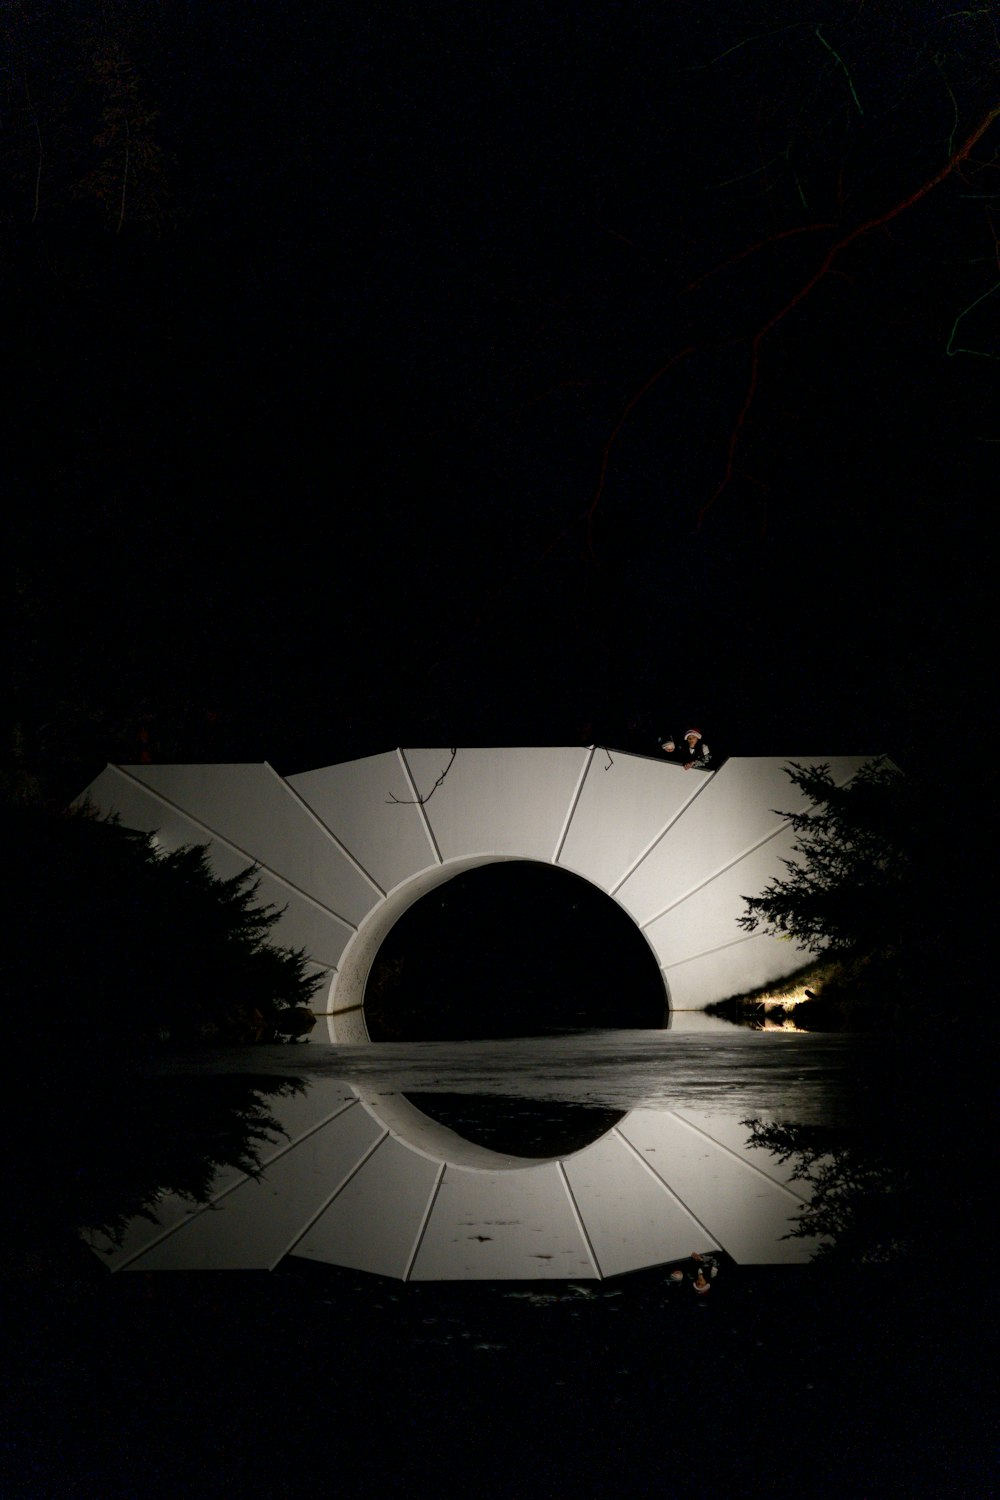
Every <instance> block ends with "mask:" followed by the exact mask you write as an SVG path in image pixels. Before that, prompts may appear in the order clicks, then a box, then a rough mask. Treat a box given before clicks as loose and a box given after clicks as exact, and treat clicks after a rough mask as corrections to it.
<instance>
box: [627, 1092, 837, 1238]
mask: <svg viewBox="0 0 1000 1500" xmlns="http://www.w3.org/2000/svg"><path fill="white" fill-rule="evenodd" d="M618 1128H619V1129H620V1130H621V1133H622V1135H624V1136H625V1138H626V1139H627V1140H629V1141H631V1143H632V1144H633V1146H635V1148H636V1150H637V1151H639V1152H641V1153H642V1156H643V1158H644V1160H646V1161H647V1162H648V1163H649V1165H650V1166H651V1167H652V1169H653V1171H654V1172H655V1173H656V1174H657V1176H658V1177H662V1179H663V1181H664V1182H665V1183H668V1184H669V1186H670V1188H671V1190H672V1191H673V1192H675V1193H676V1194H677V1196H678V1198H679V1199H680V1200H681V1202H682V1203H683V1204H684V1206H685V1207H686V1208H687V1210H688V1212H689V1213H691V1214H692V1215H693V1216H694V1217H695V1218H696V1219H697V1220H698V1222H699V1223H701V1224H703V1225H705V1226H706V1229H707V1228H708V1226H709V1225H711V1226H712V1233H714V1235H715V1236H716V1237H717V1242H718V1244H719V1246H720V1247H721V1248H722V1249H723V1250H725V1251H726V1253H727V1254H728V1255H731V1256H732V1257H733V1259H734V1260H735V1261H738V1262H739V1263H740V1264H741V1265H769V1264H775V1263H782V1264H789V1265H795V1264H801V1263H803V1262H804V1261H807V1260H809V1258H810V1256H811V1255H812V1253H813V1252H814V1250H815V1249H816V1245H817V1242H816V1241H815V1240H811V1239H808V1238H803V1239H788V1240H786V1239H783V1238H782V1236H783V1235H785V1234H787V1233H788V1232H789V1231H790V1230H791V1228H792V1226H793V1223H794V1220H795V1218H796V1216H797V1215H798V1213H799V1211H800V1210H801V1208H802V1199H801V1198H800V1197H799V1195H798V1194H796V1193H793V1192H791V1191H790V1190H789V1189H788V1188H787V1187H785V1186H784V1185H783V1184H781V1183H778V1182H775V1181H774V1179H773V1178H772V1177H771V1176H769V1175H768V1174H767V1173H765V1172H762V1171H761V1170H759V1169H758V1167H757V1166H756V1164H755V1163H752V1162H751V1160H750V1152H749V1151H748V1150H746V1149H744V1150H743V1151H742V1152H741V1153H739V1154H738V1153H736V1152H735V1151H730V1150H728V1149H727V1148H726V1147H725V1146H722V1145H720V1144H719V1142H717V1141H715V1140H713V1139H712V1138H711V1137H710V1136H709V1135H707V1134H706V1133H705V1132H704V1131H701V1130H699V1129H698V1128H697V1127H696V1126H695V1125H694V1124H692V1123H691V1122H690V1121H687V1120H684V1119H682V1118H681V1117H680V1116H679V1115H677V1114H673V1113H664V1114H661V1113H659V1112H657V1111H653V1110H645V1109H636V1110H633V1111H632V1112H631V1114H630V1115H628V1116H627V1118H626V1119H625V1120H624V1121H623V1122H622V1123H621V1125H620V1126H619V1127H618ZM755 1154H756V1153H755Z"/></svg>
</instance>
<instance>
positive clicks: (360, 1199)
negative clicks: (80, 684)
mask: <svg viewBox="0 0 1000 1500" xmlns="http://www.w3.org/2000/svg"><path fill="white" fill-rule="evenodd" d="M872 758H873V757H871V756H850V757H847V756H841V757H817V756H795V757H791V758H771V757H754V758H740V757H736V758H733V759H730V760H728V761H726V762H725V764H724V765H723V766H722V767H721V769H719V770H718V771H715V772H711V773H705V772H701V771H696V770H694V771H690V772H685V771H684V770H683V768H682V767H680V766H679V765H676V764H672V763H669V762H667V761H665V760H658V759H651V758H648V757H644V756H635V755H628V754H624V753H622V752H620V751H617V750H613V751H610V752H609V751H607V750H605V749H600V748H595V747H590V748H586V749H584V748H578V747H557V748H513V749H484V748H477V749H459V750H457V751H456V752H453V751H451V750H449V749H417V750H396V751H393V752H389V753H386V754H381V755H374V756H369V757H366V758H364V759H362V760H356V761H350V762H347V763H344V764H340V765H332V766H326V767H324V768H323V769H321V770H315V771H306V772H303V773H301V774H299V775H294V776H288V777H284V778H283V777H281V776H279V775H278V774H277V772H275V771H274V770H273V769H272V768H271V767H270V766H269V765H267V764H266V763H265V764H254V765H162V766H160V765H157V766H153V765H140V766H108V767H107V768H106V769H105V771H103V772H102V773H101V775H100V776H98V777H97V779H96V780H95V781H94V782H93V783H92V784H91V785H90V786H89V787H88V788H87V790H86V792H85V793H84V797H85V798H86V799H88V800H89V801H90V803H91V804H93V805H94V806H95V808H96V809H97V810H98V811H99V812H101V813H112V812H114V813H117V814H118V816H119V817H120V819H121V821H122V823H123V824H125V825H126V826H128V827H132V828H138V829H143V830H145V831H148V832H150V833H153V834H155V836H156V838H157V840H158V842H159V844H160V846H161V847H163V848H164V849H173V848H176V847H178V846H180V845H183V844H192V843H198V844H205V845H207V847H208V854H209V858H210V861H211V864H212V866H213V868H214V870H215V872H216V873H217V874H218V875H220V876H222V877H228V876H231V875H234V874H236V873H237V872H239V871H241V870H244V869H246V868H247V866H249V865H254V866H255V867H256V869H257V872H258V874H259V877H260V891H259V897H260V899H261V901H262V902H266V903H273V904H274V905H275V906H276V907H279V908H281V909H282V915H281V918H280V921H279V923H278V924H277V925H276V926H275V927H274V928H273V929H272V937H273V939H274V940H275V941H277V942H280V943H283V944H286V945H288V946H291V947H295V948H304V949H305V951H306V952H307V954H308V955H309V957H310V960H311V962H312V963H313V964H314V965H315V966H316V968H317V970H319V971H321V972H322V975H323V985H322V987H321V989H320V990H319V991H318V993H317V998H316V1001H314V1008H315V1010H316V1012H317V1024H316V1027H315V1029H314V1031H313V1034H312V1037H311V1039H310V1040H311V1041H312V1042H323V1043H330V1044H333V1045H335V1046H336V1045H341V1044H348V1045H359V1044H360V1045H365V1044H368V1042H369V1038H368V1033H367V1030H366V1027H365V1018H364V993H365V983H366V980H367V978H368V975H369V972H370V970H371V966H372V963H373V961H374V959H375V956H376V954H377V952H378V949H379V947H380V945H381V943H382V942H383V940H384V938H385V937H386V935H387V934H388V932H389V931H390V930H391V928H392V926H393V925H394V923H395V922H396V921H397V920H398V919H399V917H400V916H401V915H402V913H403V912H404V911H406V910H407V909H408V908H409V907H410V906H411V905H412V904H413V903H414V902H415V901H416V900H418V899H419V898H420V897H422V896H423V895H425V894H426V893H427V892H428V891H430V890H432V889H433V888H434V887H436V886H438V885H441V884H443V883H444V882H446V881H448V880H450V879H452V878H453V877H454V876H455V875H457V874H459V873H462V872H464V871H467V870H470V869H473V868H475V867H476V866H481V865H487V864H492V863H496V862H498V861H517V860H522V861H523V860H527V861H536V862H541V863H544V864H549V865H553V866H557V867H559V868H560V869H563V870H566V871H568V872H570V873H572V874H574V875H577V876H580V877H582V878H583V879H585V880H587V881H589V882H590V883H591V884H592V885H594V886H596V887H597V888H598V889H600V890H601V891H603V892H605V893H606V894H607V896H608V897H609V898H610V899H612V900H614V901H616V902H617V903H618V904H619V905H620V906H621V907H622V908H623V909H624V910H625V911H626V912H627V913H628V914H629V916H630V917H631V918H632V920H633V922H634V923H635V925H636V927H637V928H638V930H639V931H640V932H641V933H642V935H643V937H644V938H645V940H646V942H647V943H648V944H649V946H650V949H651V950H652V952H653V953H654V954H655V957H656V962H657V964H658V965H659V968H660V972H661V974H662V977H663V986H664V1008H665V1014H666V1015H667V1016H668V1024H669V1025H670V1026H671V1028H672V1029H674V1030H692V1029H697V1030H709V1029H711V1028H712V1026H713V1025H719V1026H721V1025H722V1023H719V1022H713V1020H712V1018H710V1017H707V1016H706V1015H705V1014H704V1008H705V1006H706V1005H708V1004H710V1003H711V1002H713V1001H716V1000H719V999H722V998H724V997H725V996H727V995H730V994H735V993H740V992H744V991H747V990H750V989H753V988H755V987H757V986H759V985H764V984H766V983H768V982H769V981H773V980H777V979H779V978H782V977H784V976H785V975H787V974H788V972H789V971H790V970H791V969H793V968H794V967H795V966H796V963H797V962H798V961H800V956H799V955H797V954H796V952H795V950H793V949H791V948H790V947H789V945H788V944H787V943H783V942H779V941H778V940H776V939H774V938H772V937H769V936H767V935H765V934H754V935H749V934H746V933H744V932H743V931H742V930H741V929H740V928H739V927H738V926H737V925H736V919H737V917H738V916H740V915H741V914H742V912H743V911H744V909H745V908H744V906H743V901H742V898H743V897H744V896H747V895H756V894H759V893H760V892H761V891H762V890H763V889H764V887H765V886H766V885H767V883H768V881H769V880H770V879H772V878H773V877H775V876H780V875H782V874H784V873H785V870H784V865H783V863H782V862H783V861H784V860H788V859H790V858H791V857H792V846H793V843H794V835H793V833H792V830H791V828H790V826H789V823H788V820H787V817H786V816H785V814H787V813H789V812H795V811H799V810H805V803H804V800H803V798H802V796H801V794H800V793H799V792H798V790H797V788H796V787H794V786H793V785H792V784H791V782H790V780H789V778H788V776H787V774H786V769H787V767H788V765H789V760H790V759H791V760H794V761H795V762H796V763H798V764H800V765H806V766H815V765H819V764H824V765H828V766H829V767H830V770H831V772H832V774H833V777H834V780H835V781H836V782H838V783H842V782H846V781H848V780H850V778H851V777H852V776H853V775H855V774H856V772H857V771H858V770H859V769H860V767H861V766H862V765H864V764H865V763H866V762H868V761H870V760H871V759H872ZM445 772H446V774H443V773H445ZM81 800H82V799H81ZM779 810H780V811H779ZM509 938H510V943H511V944H512V945H516V944H517V942H518V934H517V933H516V932H512V933H510V935H509ZM320 1001H321V1002H322V1003H320ZM473 1004H475V996H470V1005H473ZM374 1045H377V1044H374ZM272 1113H274V1115H275V1116H276V1117H277V1118H279V1119H280V1121H281V1124H282V1127H283V1129H284V1131H285V1132H286V1135H285V1137H283V1138H281V1139H280V1140H277V1141H275V1143H274V1146H273V1148H272V1149H271V1150H270V1151H269V1152H267V1153H265V1156H264V1159H263V1162H262V1164H263V1167H264V1170H263V1173H262V1174H261V1176H260V1177H259V1178H256V1179H255V1178H248V1177H245V1176H243V1175H241V1174H238V1173H236V1172H233V1173H230V1174H221V1175H220V1177H219V1179H218V1180H217V1181H216V1183H215V1184H214V1187H213V1200H212V1202H211V1204H209V1205H207V1206H203V1205H198V1204H194V1203H192V1202H190V1201H189V1200H186V1199H183V1198H175V1197H172V1196H169V1195H167V1196H165V1197H164V1198H163V1199H162V1200H161V1202H160V1203H159V1205H158V1208H157V1222H155V1223H151V1222H149V1221H148V1220H146V1219H137V1220H135V1221H134V1222H133V1223H132V1224H131V1225H130V1226H129V1227H128V1229H127V1231H126V1233H125V1236H124V1238H123V1240H122V1241H121V1243H120V1244H117V1245H113V1244H111V1243H109V1242H106V1241H103V1240H102V1239H101V1237H100V1236H95V1237H94V1238H93V1239H92V1241H91V1243H92V1245H93V1248H94V1249H95V1251H96V1252H97V1253H98V1254H100V1255H101V1256H102V1258H103V1259H105V1260H106V1261H107V1263H108V1264H109V1265H110V1266H111V1268H112V1269H119V1268H129V1269H141V1270H155V1269H183V1268H227V1267H231V1268H240V1269H248V1268H266V1267H273V1266H274V1265H276V1264H277V1263H278V1262H279V1261H280V1260H281V1259H282V1258H283V1257H284V1256H285V1255H288V1254H294V1255H296V1256H302V1257H305V1258H307V1259H312V1260H316V1261H324V1262H328V1263H331V1264H335V1265H343V1266H350V1267H355V1268H358V1269H362V1270H366V1271H371V1272H375V1273H378V1274H381V1275H385V1276H393V1277H399V1278H403V1279H409V1278H412V1279H423V1280H443V1279H463V1278H484V1279H498V1278H517V1279H529V1278H530V1279H538V1278H553V1277H554V1278H566V1277H571V1278H573V1279H579V1278H585V1277H591V1278H602V1277H606V1276H612V1275H617V1274H620V1273H622V1272H625V1271H629V1270H634V1269H638V1268H639V1267H642V1266H648V1265H655V1264H660V1263H664V1262H667V1261H670V1260H674V1259H677V1258H678V1257H680V1256H682V1255H685V1254H687V1253H689V1252H690V1251H691V1250H692V1249H695V1248H697V1249H699V1250H706V1249H711V1248H719V1249H722V1250H724V1251H726V1252H727V1253H728V1254H730V1255H731V1256H732V1257H733V1258H734V1259H735V1260H737V1261H739V1262H751V1263H752V1262H758V1263H759V1262H775V1261H801V1260H804V1259H808V1257H809V1254H810V1252H811V1250H812V1249H813V1248H814V1247H813V1246H812V1245H811V1244H810V1243H809V1242H808V1241H805V1240H796V1239H793V1240H782V1238H781V1236H782V1235H783V1234H785V1233H786V1232H787V1230H788V1228H789V1226H790V1221H791V1220H793V1219H794V1217H795V1214H796V1213H797V1211H798V1210H799V1209H800V1208H801V1206H802V1203H803V1198H802V1187H801V1184H797V1183H791V1182H790V1181H789V1169H788V1167H787V1166H784V1167H782V1166H780V1165H778V1164H776V1163H775V1162H773V1160H772V1159H771V1158H770V1157H769V1156H767V1155H766V1154H765V1153H761V1152H751V1151H750V1150H749V1149H748V1148H747V1147H746V1144H745V1136H746V1132H745V1130H743V1129H742V1128H741V1127H740V1126H739V1122H738V1120H737V1119H735V1118H734V1117H733V1116H732V1115H727V1114H726V1113H725V1101H724V1100H720V1105H719V1109H718V1111H713V1112H702V1111H694V1110H688V1109H678V1110H671V1111H667V1112H659V1111H649V1110H634V1111H632V1112H631V1113H629V1114H628V1115H626V1116H625V1118H624V1119H622V1120H620V1121H619V1123H618V1124H617V1125H615V1126H614V1127H613V1128H612V1129H611V1130H610V1131H609V1132H608V1133H607V1134H606V1135H604V1136H602V1137H601V1138H600V1139H599V1140H596V1141H594V1142H593V1143H592V1144H591V1145H589V1146H587V1147H585V1148H584V1149H582V1150H580V1151H577V1152H576V1153H575V1154H573V1155H570V1156H567V1157H565V1158H555V1159H551V1160H546V1161H537V1160H529V1159H526V1158H513V1157H507V1156H500V1155H498V1154H497V1153H494V1152H492V1151H488V1150H486V1149H485V1148H484V1147H481V1146H476V1145H473V1144H472V1143H470V1142H467V1141H463V1140H462V1139H461V1138H460V1137H458V1136H457V1135H455V1133H454V1132H452V1131H450V1130H448V1129H447V1128H445V1127H444V1126H442V1125H440V1124H438V1123H436V1122H434V1121H432V1120H430V1119H429V1118H428V1117H427V1116H426V1115H424V1114H422V1113H421V1112H420V1111H419V1110H418V1109H417V1108H416V1107H415V1106H413V1105H412V1104H410V1103H409V1102H408V1101H406V1100H405V1099H403V1098H401V1097H399V1096H395V1097H384V1096H383V1095H382V1094H379V1093H371V1092H365V1091H363V1090H359V1089H358V1088H355V1087H353V1086H351V1085H350V1084H348V1083H346V1082H345V1083H339V1082H333V1081H332V1080H330V1079H327V1078H321V1079H316V1080H315V1081H314V1082H312V1083H311V1084H310V1085H309V1087H308V1089H307V1092H306V1093H305V1095H302V1096H298V1097H296V1098H292V1099H283V1100H282V1099H279V1100H276V1101H274V1102H273V1104H272Z"/></svg>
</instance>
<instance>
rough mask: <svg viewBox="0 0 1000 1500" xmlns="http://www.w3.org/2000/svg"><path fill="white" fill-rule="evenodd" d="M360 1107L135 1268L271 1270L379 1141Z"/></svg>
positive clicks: (378, 1129) (377, 1129)
mask: <svg viewBox="0 0 1000 1500" xmlns="http://www.w3.org/2000/svg"><path fill="white" fill-rule="evenodd" d="M385 1134H386V1131H385V1127H384V1126H382V1125H380V1124H379V1123H378V1121H377V1120H374V1119H372V1117H371V1115H370V1114H368V1112H367V1111H366V1110H365V1109H363V1108H362V1107H361V1106H360V1105H358V1106H355V1107H352V1108H351V1109H349V1110H346V1111H345V1112H344V1113H343V1114H341V1115H337V1116H336V1117H335V1118H334V1119H333V1120H331V1121H330V1122H329V1123H328V1124H326V1125H321V1126H320V1128H319V1129H318V1130H315V1131H313V1133H312V1134H311V1135H309V1136H307V1137H306V1139H305V1140H304V1141H300V1142H299V1143H298V1144H297V1145H296V1146H294V1147H292V1148H291V1149H290V1150H288V1151H285V1152H284V1153H283V1154H282V1155H281V1156H279V1157H278V1158H277V1159H276V1160H275V1161H273V1162H272V1163H271V1164H270V1166H268V1167H266V1168H265V1169H264V1171H263V1172H262V1173H261V1175H260V1177H259V1178H256V1179H255V1178H253V1177H248V1178H246V1179H245V1180H244V1181H243V1182H241V1183H240V1184H239V1185H238V1186H237V1187H235V1188H233V1190H232V1192H230V1193H227V1194H226V1195H225V1197H224V1198H221V1199H220V1200H219V1202H218V1204H217V1205H215V1206H214V1207H209V1208H207V1209H205V1210H204V1211H203V1212H201V1213H199V1214H196V1215H195V1216H194V1217H193V1218H191V1219H189V1220H188V1222H187V1223H186V1224H183V1225H182V1226H181V1227H180V1228H179V1229H176V1230H174V1232H173V1233H172V1234H170V1235H168V1236H167V1237H166V1239H163V1240H160V1241H159V1242H158V1243H157V1244H155V1245H154V1246H153V1247H152V1249H150V1250H148V1251H147V1252H146V1253H145V1254H144V1255H140V1256H139V1257H138V1259H136V1260H134V1261H133V1262H132V1263H131V1265H130V1267H129V1269H130V1270H137V1271H173V1270H193V1269H195V1268H196V1267H197V1268H201V1269H204V1270H208V1271H222V1270H230V1271H234V1270H240V1271H242V1270H246V1271H252V1270H270V1269H271V1268H272V1267H273V1266H276V1265H277V1263H278V1261H279V1260H281V1259H282V1257H283V1256H285V1255H287V1254H288V1252H289V1251H290V1250H291V1249H292V1248H293V1247H294V1245H295V1243H296V1241H297V1240H298V1239H300V1238H301V1236H302V1234H303V1231H304V1230H306V1229H307V1228H308V1227H309V1225H310V1224H311V1223H312V1221H313V1219H315V1218H316V1217H317V1215H318V1214H320V1213H321V1212H322V1210H323V1209H324V1208H325V1207H326V1205H327V1204H328V1203H329V1202H330V1201H331V1199H332V1198H333V1197H334V1196H335V1194H336V1193H337V1192H339V1190H340V1189H341V1188H342V1187H343V1186H344V1184H345V1183H346V1182H347V1180H348V1179H349V1178H350V1177H351V1176H352V1174H353V1173H354V1172H356V1171H357V1170H358V1168H359V1167H360V1166H361V1164H362V1162H363V1161H364V1159H365V1158H366V1157H367V1156H368V1154H369V1153H370V1152H371V1151H372V1150H373V1148H374V1147H375V1146H376V1145H377V1144H378V1142H379V1141H380V1140H381V1139H382V1138H383V1137H384V1136H385Z"/></svg>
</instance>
